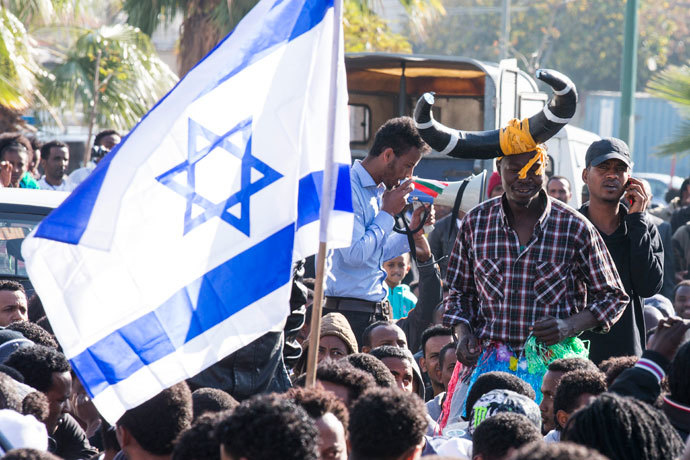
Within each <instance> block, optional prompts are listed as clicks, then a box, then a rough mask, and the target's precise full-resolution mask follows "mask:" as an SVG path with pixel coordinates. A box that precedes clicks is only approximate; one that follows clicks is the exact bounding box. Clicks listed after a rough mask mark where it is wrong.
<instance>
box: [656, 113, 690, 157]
mask: <svg viewBox="0 0 690 460" xmlns="http://www.w3.org/2000/svg"><path fill="white" fill-rule="evenodd" d="M673 139H674V140H673V141H671V142H668V143H666V144H663V145H660V146H658V147H657V148H656V150H657V153H658V154H659V155H675V154H682V155H688V154H690V120H686V121H684V122H683V123H681V125H680V126H679V127H678V128H677V129H676V131H675V133H674V135H673Z"/></svg>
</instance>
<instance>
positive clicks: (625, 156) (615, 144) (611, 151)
mask: <svg viewBox="0 0 690 460" xmlns="http://www.w3.org/2000/svg"><path fill="white" fill-rule="evenodd" d="M606 160H621V161H622V162H623V163H625V164H626V165H628V167H629V168H632V164H633V162H632V158H630V149H629V148H628V144H626V143H625V142H623V141H622V140H620V139H616V138H615V137H605V138H604V139H601V140H598V141H596V142H593V143H592V145H590V146H589V148H588V149H587V153H586V154H585V167H587V168H589V167H590V166H597V165H599V164H601V163H603V162H605V161H606Z"/></svg>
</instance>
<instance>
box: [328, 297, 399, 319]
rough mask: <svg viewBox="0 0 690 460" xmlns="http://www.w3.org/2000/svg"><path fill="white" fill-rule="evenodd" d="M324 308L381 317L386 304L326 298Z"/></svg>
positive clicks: (348, 298)
mask: <svg viewBox="0 0 690 460" xmlns="http://www.w3.org/2000/svg"><path fill="white" fill-rule="evenodd" d="M325 308H326V309H328V310H335V311H357V312H362V313H372V314H381V315H383V314H384V311H385V310H387V309H388V302H387V301H384V302H372V301H370V300H361V299H353V298H351V297H326V305H325Z"/></svg>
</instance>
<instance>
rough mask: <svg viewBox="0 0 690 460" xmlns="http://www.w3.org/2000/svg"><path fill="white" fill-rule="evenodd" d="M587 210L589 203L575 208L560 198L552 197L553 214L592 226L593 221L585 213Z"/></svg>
mask: <svg viewBox="0 0 690 460" xmlns="http://www.w3.org/2000/svg"><path fill="white" fill-rule="evenodd" d="M586 212H587V204H584V205H582V207H581V208H580V209H575V208H572V207H570V206H569V205H567V204H566V203H563V202H561V201H559V200H556V199H551V214H552V215H555V216H558V217H560V218H562V219H567V220H569V221H572V222H575V223H578V224H582V225H588V226H591V225H592V223H591V222H590V221H589V219H588V218H587V217H586V216H585V214H584V213H586Z"/></svg>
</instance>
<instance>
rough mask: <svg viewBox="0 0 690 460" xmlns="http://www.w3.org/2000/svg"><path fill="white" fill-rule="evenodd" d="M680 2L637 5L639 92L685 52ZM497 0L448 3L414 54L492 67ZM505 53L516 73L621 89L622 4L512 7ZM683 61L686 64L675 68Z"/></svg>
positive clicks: (544, 2) (542, 2) (590, 1)
mask: <svg viewBox="0 0 690 460" xmlns="http://www.w3.org/2000/svg"><path fill="white" fill-rule="evenodd" d="M685 3H686V6H685V8H683V7H682V4H683V1H682V0H677V1H662V2H659V1H658V0H640V12H639V44H638V72H637V73H638V87H639V88H642V87H644V85H645V83H646V82H647V80H648V79H649V78H650V76H651V75H652V73H653V72H652V70H650V67H651V68H652V69H653V68H654V66H657V67H659V68H662V67H664V66H665V65H667V64H668V63H674V62H676V61H677V60H678V59H679V58H682V57H683V53H685V51H684V48H683V46H682V44H683V38H686V37H687V28H688V23H690V12H689V11H690V9H688V8H687V2H685ZM501 4H502V1H501V0H448V1H447V2H446V3H445V5H446V8H447V10H448V11H449V14H448V15H446V16H445V17H443V18H440V19H439V20H438V21H436V23H435V24H433V25H432V26H431V27H429V31H430V32H429V38H428V39H427V40H424V41H417V42H416V43H414V44H413V48H414V50H415V52H420V53H426V54H446V55H456V56H467V57H472V58H476V59H482V60H489V61H497V60H498V59H499V40H500V34H501V8H500V7H501ZM512 6H513V9H512V12H511V33H510V54H511V57H515V58H517V59H518V61H519V63H520V65H521V67H522V68H523V69H524V70H526V71H528V72H533V71H534V70H535V69H536V68H539V67H547V68H553V69H557V70H559V71H561V72H563V73H565V74H566V75H568V76H569V77H571V78H572V79H573V81H574V82H575V83H576V85H577V86H578V88H580V89H583V90H618V89H619V86H620V68H621V59H622V50H623V25H624V14H625V11H624V9H625V2H622V1H620V0H578V1H564V0H534V1H526V0H523V1H519V0H513V2H512ZM680 62H684V61H680Z"/></svg>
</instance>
